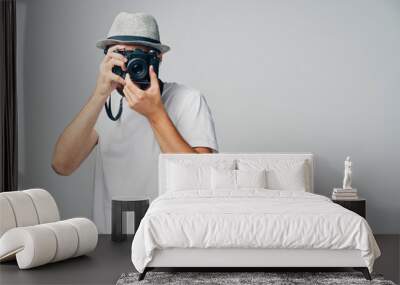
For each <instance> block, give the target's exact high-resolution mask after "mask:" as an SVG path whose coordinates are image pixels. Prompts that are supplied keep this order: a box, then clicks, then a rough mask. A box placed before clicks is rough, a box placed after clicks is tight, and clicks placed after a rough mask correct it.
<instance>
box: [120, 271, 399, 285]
mask: <svg viewBox="0 0 400 285" xmlns="http://www.w3.org/2000/svg"><path fill="white" fill-rule="evenodd" d="M138 276H139V274H138V273H124V274H122V275H121V277H120V278H119V279H118V281H117V284H116V285H134V284H140V285H145V284H157V285H163V284H172V285H177V284H179V285H184V284H213V285H219V284H221V285H233V284H268V285H269V284H271V285H272V284H273V285H278V284H279V285H292V284H296V285H297V284H318V285H319V284H329V285H336V284H337V285H347V284H356V285H357V284H368V285H370V284H379V285H381V284H382V285H383V284H384V285H395V283H393V282H392V281H389V280H384V279H383V277H382V276H381V275H374V274H373V275H372V278H373V280H372V281H368V280H366V279H365V278H364V276H363V275H362V274H361V273H360V272H148V273H147V274H146V278H145V279H144V280H142V281H138Z"/></svg>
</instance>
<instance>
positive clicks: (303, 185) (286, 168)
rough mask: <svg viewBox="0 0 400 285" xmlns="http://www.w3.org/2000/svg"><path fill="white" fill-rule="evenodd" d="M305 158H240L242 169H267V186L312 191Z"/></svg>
mask: <svg viewBox="0 0 400 285" xmlns="http://www.w3.org/2000/svg"><path fill="white" fill-rule="evenodd" d="M306 162H307V161H305V160H295V159H238V161H237V164H238V168H239V169H240V170H254V169H259V170H261V169H266V170H267V188H268V189H273V190H292V191H311V190H310V183H309V181H308V179H307V176H308V173H307V171H306V169H307V168H306Z"/></svg>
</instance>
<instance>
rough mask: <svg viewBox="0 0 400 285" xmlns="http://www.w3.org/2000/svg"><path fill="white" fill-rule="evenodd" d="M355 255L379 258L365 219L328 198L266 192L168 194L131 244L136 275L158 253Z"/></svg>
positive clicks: (154, 205)
mask: <svg viewBox="0 0 400 285" xmlns="http://www.w3.org/2000/svg"><path fill="white" fill-rule="evenodd" d="M171 248H179V249H185V248H187V249H196V248H197V249H222V248H231V249H240V248H244V249H332V250H359V251H360V253H361V257H362V259H363V260H364V261H365V265H366V266H367V267H368V268H369V270H370V271H372V267H373V263H374V260H375V259H376V258H377V257H378V256H379V255H380V251H379V248H378V246H377V244H376V241H375V239H374V237H373V234H372V231H371V229H370V227H369V225H368V223H367V222H366V220H365V219H364V218H362V217H361V216H359V215H357V214H355V213H353V212H351V211H349V210H347V209H344V208H343V207H341V206H339V205H337V204H335V203H333V202H332V201H331V200H330V199H328V198H327V197H324V196H321V195H317V194H312V193H308V192H299V191H285V190H266V189H241V190H239V191H232V190H230V189H225V190H218V191H217V192H213V191H209V190H187V191H179V192H178V191H176V192H167V193H165V194H163V195H161V196H160V197H158V198H157V199H156V200H154V201H153V203H152V204H151V206H150V208H149V210H148V212H147V213H146V215H145V217H144V218H143V220H142V222H141V224H140V226H139V228H138V230H137V232H136V235H135V237H134V240H133V242H132V262H133V264H134V266H135V268H136V269H137V270H138V271H139V272H143V270H144V268H145V267H146V266H147V265H148V264H149V262H151V260H152V259H153V257H154V253H155V251H156V250H162V249H171Z"/></svg>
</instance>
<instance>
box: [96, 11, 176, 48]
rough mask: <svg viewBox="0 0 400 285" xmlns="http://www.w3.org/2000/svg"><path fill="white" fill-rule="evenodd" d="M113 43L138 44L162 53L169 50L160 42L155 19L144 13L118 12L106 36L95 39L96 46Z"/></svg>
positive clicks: (102, 46)
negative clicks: (102, 38) (98, 39)
mask: <svg viewBox="0 0 400 285" xmlns="http://www.w3.org/2000/svg"><path fill="white" fill-rule="evenodd" d="M115 44H139V45H144V46H148V47H152V48H154V49H156V50H158V51H160V52H162V53H165V52H167V51H169V50H170V47H169V46H167V45H164V44H162V43H161V42H160V33H159V31H158V25H157V21H156V19H154V17H153V16H151V15H149V14H144V13H132V14H131V13H126V12H121V13H119V14H118V15H117V17H115V19H114V22H113V23H112V25H111V28H110V31H109V32H108V34H107V38H106V39H104V40H100V41H97V43H96V46H97V47H98V48H101V49H105V48H106V47H108V46H110V45H115Z"/></svg>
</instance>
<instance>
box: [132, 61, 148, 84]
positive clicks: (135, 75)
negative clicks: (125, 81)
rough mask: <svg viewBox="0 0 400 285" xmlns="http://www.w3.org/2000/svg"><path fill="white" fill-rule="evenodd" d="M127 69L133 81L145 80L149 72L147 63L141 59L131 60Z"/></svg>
mask: <svg viewBox="0 0 400 285" xmlns="http://www.w3.org/2000/svg"><path fill="white" fill-rule="evenodd" d="M127 69H128V72H129V75H130V76H131V77H132V80H133V81H141V80H144V79H145V77H146V75H147V72H148V68H147V63H146V61H145V60H143V59H141V58H134V59H132V60H130V61H129V62H128V66H127Z"/></svg>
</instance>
